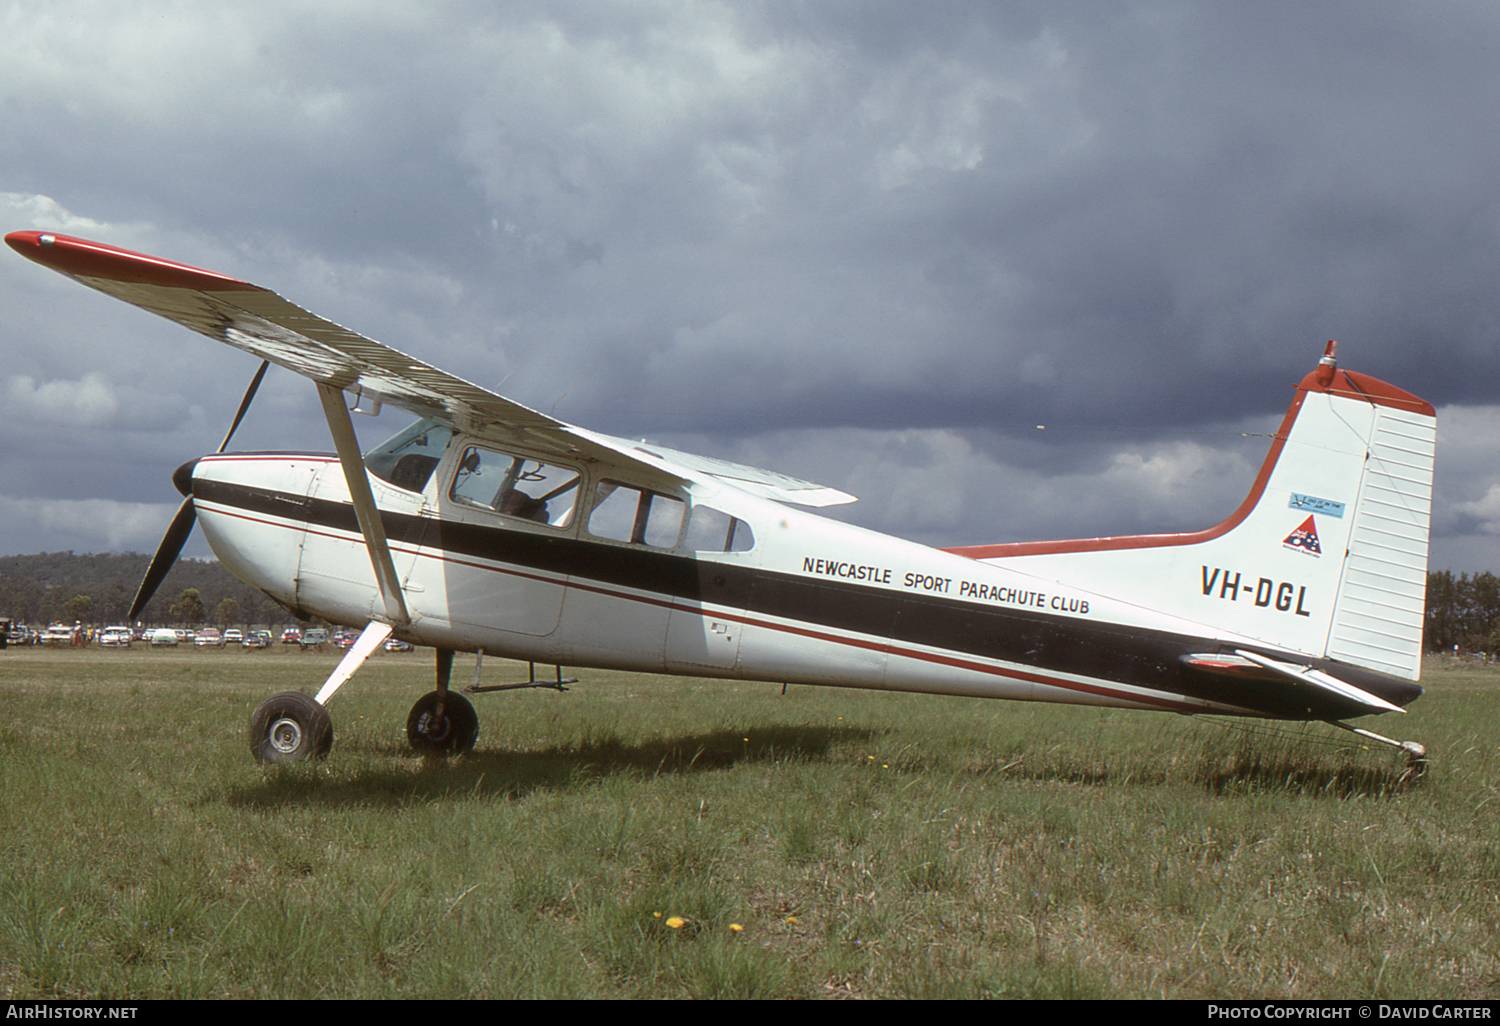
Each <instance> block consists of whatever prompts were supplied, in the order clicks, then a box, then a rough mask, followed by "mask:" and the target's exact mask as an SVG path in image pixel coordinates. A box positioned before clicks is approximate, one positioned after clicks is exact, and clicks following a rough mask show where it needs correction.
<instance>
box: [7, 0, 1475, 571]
mask: <svg viewBox="0 0 1500 1026" xmlns="http://www.w3.org/2000/svg"><path fill="white" fill-rule="evenodd" d="M0 38H3V39H4V41H5V46H4V57H3V60H0V128H3V132H4V144H3V146H0V214H3V215H4V216H3V219H0V229H3V230H4V231H12V230H16V229H24V228H43V229H51V230H56V231H62V232H66V233H69V234H74V235H81V236H84V237H87V238H95V239H99V240H102V241H106V242H110V243H114V244H117V245H123V246H126V247H129V248H132V249H138V250H142V251H145V252H148V253H154V254H158V255H161V256H166V257H170V258H173V259H177V260H181V261H184V262H187V263H191V264H196V265H199V266H204V267H208V268H212V269H214V270H218V271H223V272H225V273H228V274H232V275H236V276H239V277H242V278H246V279H248V280H250V281H253V282H255V283H257V284H260V285H264V286H266V287H268V288H271V289H273V290H275V291H277V292H279V293H281V294H282V295H284V296H286V297H287V298H289V299H291V300H292V301H293V302H296V303H298V304H300V305H302V306H305V307H307V308H309V309H311V310H313V311H314V312H316V313H319V314H321V315H323V316H325V317H328V318H330V319H332V320H334V321H338V322H340V323H342V324H346V325H348V326H349V327H351V328H354V329H355V330H357V331H360V332H362V333H363V334H366V335H369V336H370V337H372V338H376V339H379V340H380V341H383V342H386V343H388V344H390V345H393V346H395V347H396V348H398V349H401V350H404V351H406V352H409V353H412V354H413V355H416V356H419V357H421V358H423V359H425V360H427V361H428V362H431V363H434V364H436V365H438V366H440V367H443V368H444V369H447V370H450V371H452V372H454V373H457V374H460V375H462V376H464V377H467V378H469V379H470V380H473V381H475V382H477V383H479V384H481V385H485V386H487V387H492V388H495V387H498V390H499V391H501V392H503V393H504V394H506V395H508V396H510V397H512V398H514V399H516V400H518V401H520V402H523V403H526V404H528V405H530V406H533V407H536V408H539V409H541V410H543V411H551V412H553V413H555V414H556V415H557V416H560V417H562V418H564V419H567V420H570V421H573V422H575V423H579V424H582V425H584V426H586V427H591V428H595V429H598V430H603V431H607V432H611V433H615V434H623V435H631V436H636V437H649V438H651V439H653V440H657V441H660V442H662V443H663V444H667V445H672V446H676V447H678V448H685V449H689V450H692V451H697V452H703V453H705V454H708V455H714V456H720V457H723V458H727V459H732V460H738V461H741V462H746V463H751V464H754V465H759V466H766V467H769V468H771V469H775V470H780V471H784V472H787V473H791V474H794V475H797V476H801V477H806V478H809V479H811V480H814V481H818V482H820V483H823V484H827V485H832V486H835V487H838V488H842V489H844V490H846V491H849V492H852V493H854V494H856V495H859V496H860V497H861V501H860V502H859V503H857V504H855V505H853V506H849V507H843V508H841V509H840V510H838V511H836V515H837V516H840V517H841V518H844V519H848V520H851V521H853V522H856V523H860V524H862V525H865V526H869V527H873V528H876V529H879V530H883V531H888V532H891V533H895V534H899V535H902V536H904V537H909V538H914V539H916V540H919V541H923V542H927V543H930V544H942V545H959V544H978V543H985V542H1001V541H1013V540H1022V539H1031V538H1055V537H1079V536H1095V535H1103V534H1120V533H1133V532H1140V531H1168V530H1190V529H1197V528H1202V527H1207V526H1209V525H1211V524H1214V523H1217V522H1218V521H1219V520H1221V519H1223V518H1224V517H1225V516H1226V515H1228V514H1229V513H1230V512H1231V511H1232V510H1233V509H1234V507H1235V506H1236V505H1238V503H1239V500H1240V499H1241V498H1242V497H1243V495H1244V494H1245V492H1246V490H1247V489H1248V487H1249V485H1250V482H1251V480H1252V478H1253V477H1254V473H1255V470H1256V468H1257V466H1258V465H1259V463H1260V460H1261V457H1262V456H1263V455H1264V452H1265V450H1266V447H1267V444H1268V439H1267V437H1266V435H1267V433H1268V432H1269V431H1271V430H1273V429H1274V427H1275V425H1276V423H1277V422H1278V421H1279V419H1280V417H1281V415H1282V414H1283V413H1284V412H1285V410H1286V407H1287V405H1288V403H1289V402H1290V400H1291V397H1292V393H1293V388H1294V386H1295V384H1296V383H1297V382H1298V381H1299V380H1300V379H1301V378H1302V376H1303V375H1304V374H1306V373H1307V372H1308V371H1309V370H1311V369H1312V368H1313V366H1314V365H1315V363H1316V361H1317V358H1318V356H1319V355H1320V354H1321V352H1322V347H1323V344H1324V342H1325V340H1327V339H1329V338H1334V339H1338V340H1339V341H1340V343H1341V348H1340V351H1339V356H1340V364H1341V366H1344V367H1346V368H1349V369H1352V370H1360V371H1364V372H1366V373H1369V374H1373V375H1375V376H1377V377H1380V378H1384V379H1386V380H1388V381H1391V382H1392V383H1394V384H1397V385H1399V386H1401V387H1403V388H1406V389H1408V390H1409V391H1412V392H1415V393H1417V394H1418V395H1420V396H1422V397H1423V398H1425V399H1427V400H1429V401H1430V402H1432V403H1433V404H1434V405H1435V406H1437V407H1438V409H1439V418H1440V419H1439V448H1438V470H1437V490H1436V498H1435V508H1434V533H1433V542H1432V560H1431V565H1432V567H1433V568H1434V569H1442V568H1451V569H1454V570H1456V571H1457V570H1469V571H1473V570H1491V571H1500V453H1497V444H1496V442H1497V437H1500V435H1497V429H1500V307H1497V302H1500V290H1497V288H1496V287H1495V286H1496V278H1497V275H1500V126H1497V122H1500V119H1497V117H1496V112H1497V110H1500V6H1496V5H1495V4H1494V3H1493V2H1474V3H1464V2H1444V3H1424V4H1413V3H1394V2H1393V3H1379V2H1368V0H1364V2H1358V3H1314V2H1308V0H1297V2H1291V3H1276V2H1265V0H1262V2H1257V3H1254V4H1208V3H1166V2H1163V3H1152V2H1134V3H1107V2H1103V0H1091V2H1087V3H1067V2H1059V0H1045V2H1037V3H1029V2H984V3H947V2H938V3H933V4H914V3H910V2H891V3H851V2H845V0H839V2H833V0H824V2H816V3H793V2H787V3H775V2H764V3H712V2H706V0H693V2H683V3H676V2H661V3H649V2H642V0H632V2H629V3H586V2H579V3H526V2H519V0H508V2H506V3H504V4H494V3H489V2H482V3H480V2H476V3H434V2H431V0H423V2H419V3H391V2H384V0H358V2H357V3H356V2H349V3H337V2H330V0H319V2H310V3H282V2H273V0H257V2H256V3H253V4H250V3H235V2H219V3H216V4H212V5H209V4H187V3H152V2H139V0H138V2H136V3H133V4H130V5H123V4H116V3H105V2H97V3H90V2H56V3H48V2H45V0H26V2H8V3H3V4H0ZM254 369H255V361H254V360H253V358H251V357H249V356H247V355H245V354H243V353H239V352H237V351H234V350H230V349H228V348H225V347H216V346H214V344H213V343H211V342H210V341H208V340H207V339H205V338H203V337H201V336H198V335H194V334H192V333H191V332H188V331H186V330H184V329H182V328H179V327H176V326H174V325H172V324H169V323H168V322H166V321H163V320H160V319H158V318H154V317H151V316H150V315H148V314H145V313H143V312H140V311H138V310H135V309H134V308H131V307H128V306H125V305H124V304H120V303H118V302H116V301H114V300H111V299H108V298H106V297H104V296H102V295H99V294H97V293H93V292H91V291H89V290H87V289H83V288H81V287H79V286H78V285H76V284H75V283H72V282H70V281H68V280H66V279H64V278H62V277H61V276H59V275H56V274H52V273H50V272H47V271H45V270H43V269H42V268H40V267H37V266H36V265H34V264H31V263H29V262H28V261H25V260H22V259H21V258H19V257H18V256H16V255H15V254H13V253H11V252H9V251H8V250H4V251H0V438H3V439H4V443H5V444H4V448H3V451H0V553H5V554H22V553H31V552H39V551H56V550H63V549H72V550H75V551H79V552H92V551H111V550H138V551H151V550H152V549H154V548H155V546H156V543H157V540H158V538H159V536H160V534H161V532H162V530H163V529H164V527H165V525H166V522H167V520H168V519H170V517H171V514H172V511H173V510H174V509H175V508H176V504H177V502H178V499H179V497H178V496H177V493H176V492H175V491H174V490H173V488H172V486H171V483H170V474H171V471H172V469H173V468H174V467H176V466H177V465H178V464H179V463H181V462H183V461H184V460H187V459H189V458H192V457H194V456H197V455H199V454H201V453H203V452H206V451H210V450H212V449H213V448H215V447H216V446H217V445H218V443H219V439H220V438H221V437H222V435H223V432H224V429H225V427H226V426H227V424H228V421H229V418H230V416H231V415H232V413H233V411H234V407H235V405H236V403H237V402H238V400H239V396H240V393H241V392H242V391H243V389H244V387H245V384H246V383H247V382H248V380H249V378H250V376H251V374H252V373H253V372H254ZM405 420H406V418H404V417H403V416H402V415H401V413H400V411H388V412H387V413H385V414H384V415H383V416H382V417H381V418H380V419H379V420H378V421H374V422H368V423H363V424H361V436H362V438H363V439H364V440H365V441H366V443H367V444H368V443H373V442H375V441H378V440H379V438H380V437H382V436H384V435H388V434H392V433H394V432H395V431H397V430H398V429H399V428H400V427H401V426H403V424H404V423H405ZM1039 425H1043V426H1044V427H1041V428H1039ZM235 446H236V447H237V448H247V449H252V448H303V449H307V448H311V449H318V450H326V449H329V448H331V444H330V443H329V441H328V438H327V431H326V428H325V426H324V424H323V421H322V417H321V413H320V411H319V406H318V402H317V398H316V393H315V390H314V389H313V387H312V385H311V384H309V383H308V382H306V381H304V380H302V379H300V378H297V377H296V376H294V375H292V374H290V373H288V372H285V371H280V370H273V372H272V373H271V375H269V376H268V378H267V381H266V385H265V386H264V387H263V388H262V390H261V394H260V398H259V399H258V400H257V403H256V406H255V407H254V408H253V409H252V411H251V414H250V416H249V418H248V419H247V421H246V423H245V425H244V426H243V427H242V428H241V430H240V434H239V435H238V436H237V437H236V440H235ZM187 551H188V554H190V555H194V554H196V555H207V549H206V546H204V545H203V544H202V542H201V541H200V540H197V539H195V540H194V542H193V543H191V545H190V546H189V549H188V550H187Z"/></svg>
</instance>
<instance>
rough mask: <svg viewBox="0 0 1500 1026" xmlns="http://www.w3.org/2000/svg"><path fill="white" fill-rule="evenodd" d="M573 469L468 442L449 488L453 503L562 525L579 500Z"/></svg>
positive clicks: (569, 520)
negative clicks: (451, 485) (468, 444)
mask: <svg viewBox="0 0 1500 1026" xmlns="http://www.w3.org/2000/svg"><path fill="white" fill-rule="evenodd" d="M579 480H580V479H579V476H578V471H576V470H573V469H572V468H571V467H559V466H555V465H553V464H550V463H543V462H541V461H540V460H535V459H530V458H528V457H525V456H516V455H514V454H512V453H508V452H500V451H497V450H494V449H486V448H483V447H482V446H478V445H471V446H469V447H468V448H467V449H465V450H464V454H463V457H462V458H461V459H460V460H459V461H458V473H457V475H456V476H455V477H454V478H453V487H452V488H450V489H449V492H448V494H449V495H451V496H452V497H453V499H454V501H456V502H461V503H463V504H464V505H465V506H475V507H478V508H481V509H487V510H491V511H493V512H495V513H503V514H504V515H505V516H508V517H515V518H516V519H518V520H529V521H531V522H532V523H536V524H548V525H550V526H552V527H566V526H567V525H568V524H569V523H570V522H571V521H572V519H573V507H574V505H575V504H576V503H577V501H578V483H579Z"/></svg>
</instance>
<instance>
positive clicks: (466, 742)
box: [406, 691, 479, 755]
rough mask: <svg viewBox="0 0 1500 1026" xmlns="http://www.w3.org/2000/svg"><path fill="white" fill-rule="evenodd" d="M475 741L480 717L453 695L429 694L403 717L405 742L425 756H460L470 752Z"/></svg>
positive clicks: (465, 700) (472, 708)
mask: <svg viewBox="0 0 1500 1026" xmlns="http://www.w3.org/2000/svg"><path fill="white" fill-rule="evenodd" d="M439 705H441V707H442V711H441V712H439V711H438V709H439ZM478 738H479V715H478V714H477V713H476V712H475V711H474V706H473V704H471V703H470V702H469V700H468V699H467V698H465V697H464V696H463V695H460V694H458V693H457V692H455V691H429V692H428V693H427V694H425V695H423V696H422V697H421V698H419V699H417V704H416V705H414V706H412V707H411V714H410V715H408V716H407V717H406V739H407V740H408V741H410V742H411V746H412V747H413V748H415V749H416V750H417V751H419V752H421V753H423V754H424V755H460V754H462V753H464V752H467V751H468V750H469V749H471V748H473V747H474V742H475V741H476V740H477V739H478Z"/></svg>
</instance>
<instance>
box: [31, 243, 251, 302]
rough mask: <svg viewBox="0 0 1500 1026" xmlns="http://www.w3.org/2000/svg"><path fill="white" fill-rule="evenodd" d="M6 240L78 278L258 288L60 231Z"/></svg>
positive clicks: (218, 288) (222, 288)
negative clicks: (60, 233) (60, 232)
mask: <svg viewBox="0 0 1500 1026" xmlns="http://www.w3.org/2000/svg"><path fill="white" fill-rule="evenodd" d="M5 242H6V245H8V246H10V248H11V249H13V250H15V251H16V252H17V253H19V254H21V255H22V256H23V257H25V258H26V259H28V260H34V261H35V262H37V263H39V264H41V265H42V266H44V267H50V268H52V269H53V270H54V271H59V272H61V273H63V274H69V275H73V276H74V277H78V278H103V279H106V280H109V281H119V282H133V283H138V284H143V285H164V286H167V287H169V288H184V289H199V290H206V291H219V292H222V291H245V290H247V289H256V288H258V286H255V285H252V284H250V283H249V282H247V281H241V280H240V279H238V278H231V277H230V276H229V275H227V274H219V273H218V272H216V271H205V270H204V269H203V268H201V267H193V266H191V265H189V264H179V263H177V262H176V261H175V260H164V259H162V258H161V257H154V256H148V255H147V254H145V253H136V252H134V251H132V250H128V249H122V248H120V247H119V246H111V245H109V244H108V243H105V242H91V241H90V240H88V239H79V238H74V237H73V236H71V235H59V234H58V233H57V232H44V231H34V230H30V231H19V232H11V233H10V234H9V235H7V236H6V237H5Z"/></svg>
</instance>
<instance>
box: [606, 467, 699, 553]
mask: <svg viewBox="0 0 1500 1026" xmlns="http://www.w3.org/2000/svg"><path fill="white" fill-rule="evenodd" d="M686 508H687V504H686V503H684V502H683V501H682V500H681V499H678V498H674V497H673V496H670V495H662V494H661V493H659V492H648V491H644V490H643V489H640V488H632V487H630V486H629V485H623V484H620V483H619V482H617V481H601V482H599V487H598V488H596V489H595V490H594V508H593V512H591V513H590V514H589V525H588V526H589V534H592V535H593V536H594V537H595V538H608V539H609V540H611V541H622V542H630V543H632V544H635V545H650V546H652V547H653V548H658V549H670V548H672V547H674V546H675V545H676V544H677V538H678V536H679V535H681V533H682V520H683V512H684V511H685V510H686Z"/></svg>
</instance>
